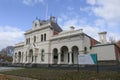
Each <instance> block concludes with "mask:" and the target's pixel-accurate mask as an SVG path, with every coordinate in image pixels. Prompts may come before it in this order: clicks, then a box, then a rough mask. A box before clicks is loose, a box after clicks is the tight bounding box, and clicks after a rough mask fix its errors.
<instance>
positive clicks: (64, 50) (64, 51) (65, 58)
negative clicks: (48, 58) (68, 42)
mask: <svg viewBox="0 0 120 80" xmlns="http://www.w3.org/2000/svg"><path fill="white" fill-rule="evenodd" d="M61 62H62V63H64V64H68V62H69V54H68V48H67V47H66V46H63V47H61Z"/></svg>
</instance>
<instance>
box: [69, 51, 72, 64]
mask: <svg viewBox="0 0 120 80" xmlns="http://www.w3.org/2000/svg"><path fill="white" fill-rule="evenodd" d="M69 64H72V52H69Z"/></svg>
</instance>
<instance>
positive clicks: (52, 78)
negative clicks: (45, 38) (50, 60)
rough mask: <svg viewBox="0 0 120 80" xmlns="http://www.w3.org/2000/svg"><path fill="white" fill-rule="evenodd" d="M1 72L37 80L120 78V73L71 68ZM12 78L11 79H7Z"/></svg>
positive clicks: (100, 79) (110, 79)
mask: <svg viewBox="0 0 120 80" xmlns="http://www.w3.org/2000/svg"><path fill="white" fill-rule="evenodd" d="M2 74H7V75H15V76H22V77H29V78H34V79H38V80H120V73H117V72H100V73H96V72H94V71H90V72H88V71H79V72H78V71H73V70H55V69H40V68H26V69H20V70H13V71H6V72H3V73H2ZM8 80H13V79H8Z"/></svg>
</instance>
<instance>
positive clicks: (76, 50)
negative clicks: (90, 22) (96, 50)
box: [72, 46, 79, 64]
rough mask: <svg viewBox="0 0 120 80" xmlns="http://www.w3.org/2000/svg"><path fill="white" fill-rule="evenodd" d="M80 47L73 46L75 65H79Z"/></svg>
mask: <svg viewBox="0 0 120 80" xmlns="http://www.w3.org/2000/svg"><path fill="white" fill-rule="evenodd" d="M78 54H79V51H78V47H77V46H73V47H72V62H73V64H78Z"/></svg>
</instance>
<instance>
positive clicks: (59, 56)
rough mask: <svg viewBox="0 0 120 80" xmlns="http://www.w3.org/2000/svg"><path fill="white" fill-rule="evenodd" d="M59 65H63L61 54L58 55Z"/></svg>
mask: <svg viewBox="0 0 120 80" xmlns="http://www.w3.org/2000/svg"><path fill="white" fill-rule="evenodd" d="M58 64H61V53H58Z"/></svg>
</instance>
